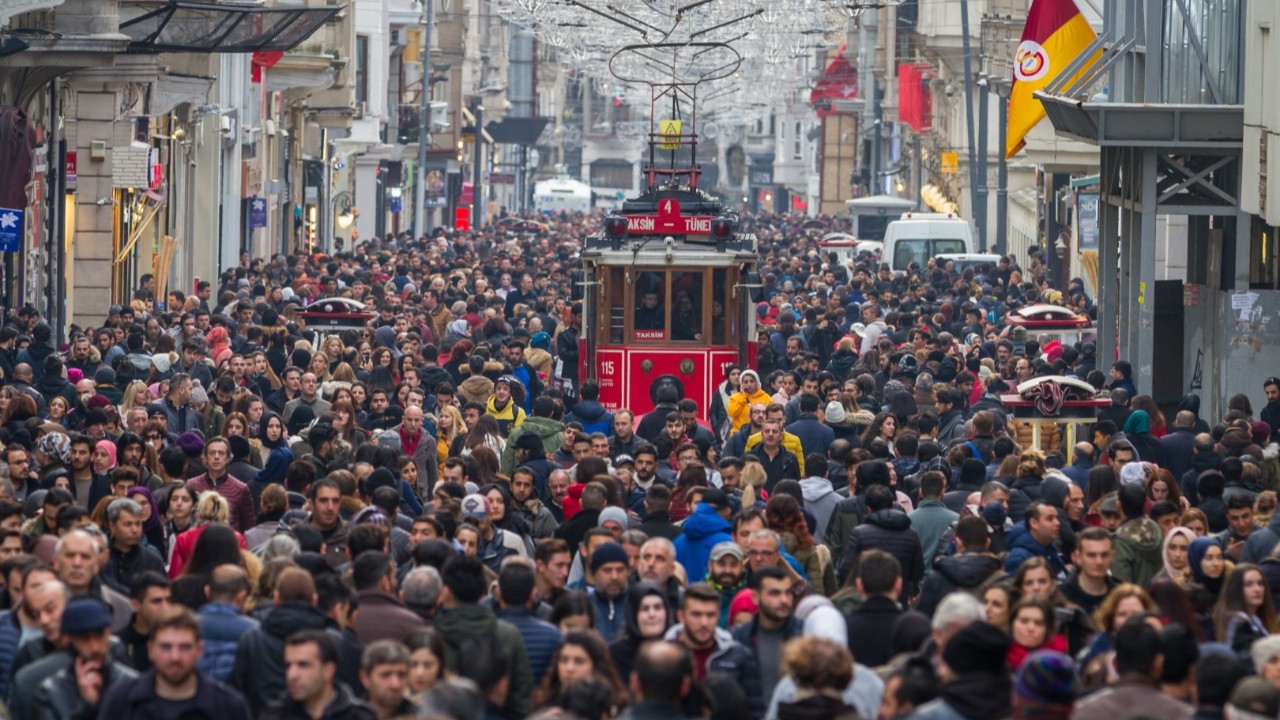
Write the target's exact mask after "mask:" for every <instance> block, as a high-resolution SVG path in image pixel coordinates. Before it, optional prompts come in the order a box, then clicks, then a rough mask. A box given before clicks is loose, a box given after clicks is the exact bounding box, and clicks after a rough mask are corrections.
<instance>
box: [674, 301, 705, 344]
mask: <svg viewBox="0 0 1280 720" xmlns="http://www.w3.org/2000/svg"><path fill="white" fill-rule="evenodd" d="M671 334H672V337H673V338H674V339H676V340H701V339H702V311H701V310H699V309H698V307H697V306H696V305H695V304H694V303H693V298H692V297H691V296H690V295H689V293H688V292H685V291H683V290H681V291H680V292H678V293H676V304H675V307H674V308H672V310H671Z"/></svg>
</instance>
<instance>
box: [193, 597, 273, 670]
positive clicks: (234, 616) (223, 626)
mask: <svg viewBox="0 0 1280 720" xmlns="http://www.w3.org/2000/svg"><path fill="white" fill-rule="evenodd" d="M197 615H199V617H200V628H201V631H202V632H203V635H204V655H203V656H201V658H200V664H199V666H198V669H199V670H200V672H202V673H204V674H205V675H208V676H209V677H212V678H214V679H215V680H219V681H221V682H226V681H227V679H228V678H230V677H231V671H232V669H233V668H235V666H236V650H237V649H238V648H239V647H240V638H241V637H242V636H243V635H244V634H245V633H247V632H249V631H250V630H252V629H254V628H256V627H258V621H257V620H254V619H253V618H251V617H246V616H245V615H243V614H242V613H241V612H240V611H239V610H237V609H235V607H234V606H232V605H228V604H227V603H217V602H209V603H205V604H204V605H202V606H201V607H200V611H199V612H198V613H197Z"/></svg>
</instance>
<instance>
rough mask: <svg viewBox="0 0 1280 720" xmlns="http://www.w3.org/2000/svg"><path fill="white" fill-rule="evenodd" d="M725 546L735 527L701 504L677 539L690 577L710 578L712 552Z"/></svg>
mask: <svg viewBox="0 0 1280 720" xmlns="http://www.w3.org/2000/svg"><path fill="white" fill-rule="evenodd" d="M722 542H733V525H730V524H729V521H728V520H725V519H724V518H722V517H720V513H718V512H716V509H715V508H713V507H711V506H710V505H707V504H706V503H701V504H699V505H698V507H697V508H696V509H695V510H694V511H693V514H692V515H690V516H689V517H688V518H685V521H684V534H683V535H681V536H680V537H678V538H676V541H675V545H676V561H677V562H679V563H680V564H681V565H683V566H684V571H685V574H686V575H688V576H689V577H691V578H702V577H706V575H707V562H708V561H709V560H711V548H713V547H715V546H716V544H717V543H722ZM596 620H597V622H598V621H599V618H596Z"/></svg>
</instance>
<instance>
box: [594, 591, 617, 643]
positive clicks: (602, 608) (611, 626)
mask: <svg viewBox="0 0 1280 720" xmlns="http://www.w3.org/2000/svg"><path fill="white" fill-rule="evenodd" d="M587 596H588V597H590V598H591V605H592V607H594V608H595V611H596V623H595V626H596V632H598V633H600V637H602V638H604V641H605V643H606V644H608V643H611V642H613V641H614V640H617V639H618V638H620V637H622V634H623V633H624V632H626V630H627V598H626V595H625V594H624V595H623V596H622V597H620V598H617V599H614V600H609V599H608V598H606V597H604V596H603V595H601V594H600V593H598V592H596V589H595V588H590V589H588V590H587Z"/></svg>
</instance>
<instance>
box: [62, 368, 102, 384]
mask: <svg viewBox="0 0 1280 720" xmlns="http://www.w3.org/2000/svg"><path fill="white" fill-rule="evenodd" d="M83 379H84V371H83V370H81V369H80V368H67V382H69V383H71V384H72V385H75V384H76V383H78V382H80V381H81V380H83ZM95 384H96V383H95Z"/></svg>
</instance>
